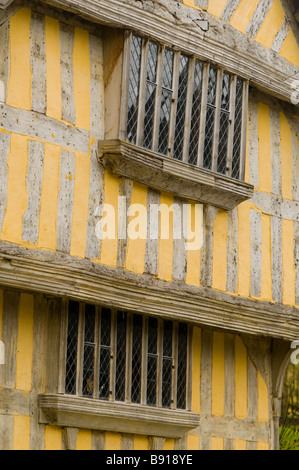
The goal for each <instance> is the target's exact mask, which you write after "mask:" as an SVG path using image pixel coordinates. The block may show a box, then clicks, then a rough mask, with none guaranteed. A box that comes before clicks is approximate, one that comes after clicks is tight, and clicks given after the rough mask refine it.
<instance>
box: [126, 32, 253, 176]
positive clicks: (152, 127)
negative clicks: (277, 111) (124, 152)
mask: <svg viewBox="0 0 299 470" xmlns="http://www.w3.org/2000/svg"><path fill="white" fill-rule="evenodd" d="M247 86H248V85H247V82H246V81H244V80H243V79H241V78H239V77H237V76H236V75H232V74H230V73H228V72H226V71H224V70H222V69H218V68H216V67H214V66H212V65H210V64H208V63H203V62H201V61H200V60H198V59H196V58H194V57H189V56H188V55H185V54H183V53H180V52H177V51H173V50H171V49H169V48H167V47H164V46H160V45H157V44H155V43H154V42H151V41H148V40H145V39H141V38H139V37H137V36H135V35H132V36H131V45H130V76H129V95H128V113H127V126H126V139H127V141H128V142H130V143H132V144H134V145H139V146H141V147H145V148H147V149H149V150H153V151H155V152H158V153H161V154H163V155H166V156H170V157H173V158H175V159H177V160H181V161H183V162H186V163H190V164H192V165H195V166H199V167H202V168H205V169H208V170H212V171H215V172H218V173H221V174H223V175H226V176H231V177H233V178H236V179H243V169H244V139H245V137H244V134H245V131H244V128H245V120H246V118H245V116H246V115H245V111H246V97H247V93H246V92H247Z"/></svg>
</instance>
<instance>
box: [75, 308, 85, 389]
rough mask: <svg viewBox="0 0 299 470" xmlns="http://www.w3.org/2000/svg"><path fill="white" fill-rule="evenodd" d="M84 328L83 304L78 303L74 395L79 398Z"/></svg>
mask: <svg viewBox="0 0 299 470" xmlns="http://www.w3.org/2000/svg"><path fill="white" fill-rule="evenodd" d="M84 327H85V304H83V303H82V302H80V308H79V332H78V356H77V382H76V395H79V396H81V395H82V383H83V361H84Z"/></svg>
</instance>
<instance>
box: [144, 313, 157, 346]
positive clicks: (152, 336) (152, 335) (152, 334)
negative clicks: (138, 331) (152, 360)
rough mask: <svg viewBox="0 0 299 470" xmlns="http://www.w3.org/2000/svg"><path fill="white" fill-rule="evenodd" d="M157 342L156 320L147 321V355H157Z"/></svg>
mask: <svg viewBox="0 0 299 470" xmlns="http://www.w3.org/2000/svg"><path fill="white" fill-rule="evenodd" d="M157 340H158V320H157V319H156V318H149V319H148V347H147V351H148V353H149V354H157Z"/></svg>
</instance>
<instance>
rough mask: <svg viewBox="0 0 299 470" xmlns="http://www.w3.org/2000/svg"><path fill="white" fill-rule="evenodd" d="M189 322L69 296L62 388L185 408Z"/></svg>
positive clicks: (107, 397) (145, 403) (105, 396)
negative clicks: (78, 300)
mask: <svg viewBox="0 0 299 470" xmlns="http://www.w3.org/2000/svg"><path fill="white" fill-rule="evenodd" d="M190 337H191V334H190V332H189V327H188V325H187V324H185V323H180V322H173V321H169V320H162V319H157V318H154V317H150V316H149V317H147V316H143V315H140V314H135V313H128V312H124V311H118V310H113V309H108V308H100V307H98V306H95V305H91V304H83V303H79V302H74V301H71V302H69V307H68V331H67V348H66V371H65V372H66V373H65V393H66V394H71V395H79V396H85V397H91V398H98V399H101V400H109V401H119V402H127V403H135V404H138V403H140V404H144V405H149V406H157V407H162V408H173V409H175V408H176V409H189V407H190V403H189V399H188V396H189V390H190V380H189V355H190V344H189V342H190Z"/></svg>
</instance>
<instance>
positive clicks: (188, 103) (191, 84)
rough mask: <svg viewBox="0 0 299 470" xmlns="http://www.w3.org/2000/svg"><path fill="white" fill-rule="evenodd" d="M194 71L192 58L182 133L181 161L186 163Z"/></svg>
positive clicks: (187, 158)
mask: <svg viewBox="0 0 299 470" xmlns="http://www.w3.org/2000/svg"><path fill="white" fill-rule="evenodd" d="M194 69H195V59H194V58H193V59H191V60H190V63H189V71H188V90H187V99H186V116H185V133H184V144H183V161H184V162H187V163H188V160H189V141H190V129H191V115H192V100H193V89H194Z"/></svg>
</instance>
